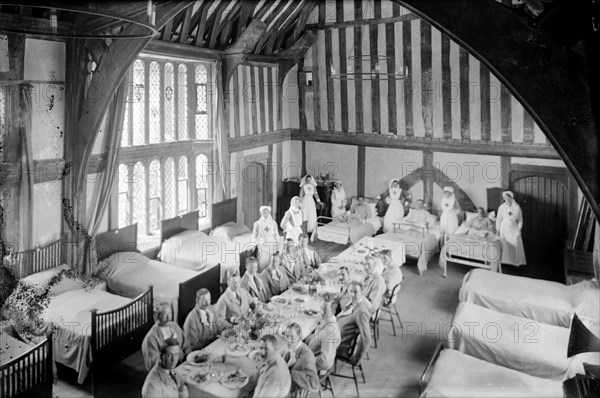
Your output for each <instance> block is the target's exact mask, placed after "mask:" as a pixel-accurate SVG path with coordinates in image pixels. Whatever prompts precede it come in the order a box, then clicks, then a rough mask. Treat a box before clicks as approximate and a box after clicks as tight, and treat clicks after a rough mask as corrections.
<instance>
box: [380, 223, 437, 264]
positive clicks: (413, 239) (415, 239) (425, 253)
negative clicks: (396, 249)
mask: <svg viewBox="0 0 600 398" xmlns="http://www.w3.org/2000/svg"><path fill="white" fill-rule="evenodd" d="M377 237H378V238H379V239H382V240H386V241H390V242H401V243H402V244H403V245H404V254H405V256H406V257H411V258H416V259H417V267H418V268H419V273H423V272H424V271H425V270H427V263H428V262H429V260H431V258H432V257H433V255H434V254H435V253H437V252H439V250H440V246H439V238H438V237H437V236H436V234H434V230H431V229H430V230H429V232H427V233H425V235H423V233H422V232H420V231H416V230H412V229H409V230H404V231H398V232H386V233H384V234H381V235H377Z"/></svg>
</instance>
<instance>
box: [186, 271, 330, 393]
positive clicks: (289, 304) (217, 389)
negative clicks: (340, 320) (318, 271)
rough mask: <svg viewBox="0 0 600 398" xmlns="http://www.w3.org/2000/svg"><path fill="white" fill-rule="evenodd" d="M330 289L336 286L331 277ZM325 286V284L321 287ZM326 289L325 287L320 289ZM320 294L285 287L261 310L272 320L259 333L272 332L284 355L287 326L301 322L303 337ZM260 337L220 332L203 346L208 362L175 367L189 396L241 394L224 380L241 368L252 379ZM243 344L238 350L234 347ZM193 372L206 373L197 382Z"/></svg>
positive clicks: (314, 318)
mask: <svg viewBox="0 0 600 398" xmlns="http://www.w3.org/2000/svg"><path fill="white" fill-rule="evenodd" d="M329 283H331V286H332V287H331V290H332V291H333V290H335V287H334V285H335V284H334V283H333V281H329ZM322 288H323V289H326V286H323V287H322ZM323 291H326V290H323ZM322 300H323V299H322V298H321V296H320V295H318V294H317V295H309V294H308V293H305V292H300V291H299V290H295V289H288V290H287V291H286V292H284V293H283V294H281V295H280V296H276V297H273V299H272V300H271V301H270V302H269V303H268V304H265V305H264V306H263V309H264V311H265V312H266V313H267V314H268V316H269V317H270V318H271V319H272V324H271V325H269V326H267V327H265V328H263V330H262V332H261V335H265V334H272V335H274V336H275V337H276V338H277V343H278V344H277V346H278V350H279V351H280V353H281V354H282V355H283V354H285V352H286V350H287V342H286V340H285V339H284V337H283V331H284V330H285V328H286V326H287V325H288V324H290V323H292V322H296V323H297V324H298V325H300V328H301V330H302V336H301V338H302V339H303V340H304V339H305V338H306V337H308V336H309V335H310V334H311V333H312V332H313V331H314V330H315V328H316V326H317V325H318V323H319V322H320V321H321V319H322V312H321V305H322ZM259 344H260V340H254V341H253V340H249V339H248V338H247V335H245V334H244V333H237V334H236V335H235V336H224V335H221V336H220V337H219V338H218V339H217V340H215V341H213V342H212V343H211V344H209V345H208V346H206V347H205V348H204V349H202V351H203V352H205V353H207V354H209V355H210V358H211V360H210V365H208V366H207V365H203V366H196V365H194V364H192V363H189V362H188V361H187V360H186V361H185V362H184V363H182V364H181V365H179V366H178V367H177V369H176V370H177V372H178V373H180V374H181V375H182V376H184V377H185V379H186V383H187V385H188V390H189V394H190V397H232V398H233V397H241V396H242V395H243V392H244V391H245V389H244V388H243V387H242V388H229V387H227V386H226V385H225V384H224V383H223V380H224V379H226V378H227V376H228V375H230V374H232V373H236V372H241V373H242V374H243V375H245V376H247V377H248V380H249V382H250V383H252V382H255V380H256V376H257V374H258V371H259V369H260V367H261V366H262V361H261V360H257V359H255V353H256V350H257V349H258V347H259ZM234 345H237V346H238V347H240V345H241V347H245V349H244V350H241V351H239V352H238V350H235V349H234V348H233V346H234ZM196 373H201V374H205V375H207V380H206V381H205V382H203V383H196V382H194V381H193V380H192V379H191V376H193V375H194V374H196Z"/></svg>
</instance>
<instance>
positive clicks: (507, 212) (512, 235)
mask: <svg viewBox="0 0 600 398" xmlns="http://www.w3.org/2000/svg"><path fill="white" fill-rule="evenodd" d="M522 228H523V213H522V212H521V206H519V205H518V204H517V202H515V201H513V203H512V205H510V206H509V205H508V204H506V203H503V204H501V205H500V207H499V208H498V215H497V217H496V230H497V233H498V235H500V238H501V239H502V244H503V247H502V264H511V265H516V266H519V265H524V264H527V261H526V260H525V247H524V246H523V237H522V235H521V229H522Z"/></svg>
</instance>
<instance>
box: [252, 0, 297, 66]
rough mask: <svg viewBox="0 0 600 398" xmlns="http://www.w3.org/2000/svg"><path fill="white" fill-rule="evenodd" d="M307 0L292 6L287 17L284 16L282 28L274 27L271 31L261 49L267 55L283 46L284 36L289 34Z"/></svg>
mask: <svg viewBox="0 0 600 398" xmlns="http://www.w3.org/2000/svg"><path fill="white" fill-rule="evenodd" d="M306 3H307V0H302V1H300V2H299V3H298V5H297V7H296V8H295V9H293V10H292V7H290V10H289V12H287V13H286V17H285V18H283V19H282V20H283V23H282V25H281V28H279V29H273V30H272V32H271V33H270V36H269V39H268V40H267V42H266V43H265V45H264V47H263V48H262V49H261V50H264V53H265V54H266V55H271V54H273V53H274V52H275V51H276V50H278V49H279V48H280V47H281V43H282V42H283V38H284V37H285V36H286V35H287V33H288V31H289V30H290V29H291V27H292V26H293V25H294V22H296V21H297V19H298V15H299V14H300V13H301V12H302V10H303V9H304V8H303V7H305V6H306Z"/></svg>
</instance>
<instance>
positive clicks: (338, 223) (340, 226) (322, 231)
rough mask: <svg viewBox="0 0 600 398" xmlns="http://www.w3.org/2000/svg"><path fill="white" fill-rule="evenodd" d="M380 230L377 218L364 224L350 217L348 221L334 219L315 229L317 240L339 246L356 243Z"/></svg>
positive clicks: (379, 222)
mask: <svg viewBox="0 0 600 398" xmlns="http://www.w3.org/2000/svg"><path fill="white" fill-rule="evenodd" d="M379 228H381V221H379V218H378V217H372V218H370V219H369V220H367V221H366V222H365V223H363V222H362V221H360V220H358V219H356V218H354V217H351V218H350V220H349V221H342V220H341V219H339V218H336V219H334V220H333V221H331V222H330V223H329V224H325V225H321V226H318V227H317V230H316V232H317V235H316V236H317V238H318V239H319V240H322V241H325V242H334V243H338V244H340V245H346V244H348V243H349V242H350V243H356V242H358V241H359V240H360V239H361V238H363V237H365V236H373V235H375V232H377V230H379Z"/></svg>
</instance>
